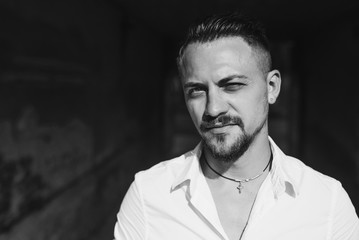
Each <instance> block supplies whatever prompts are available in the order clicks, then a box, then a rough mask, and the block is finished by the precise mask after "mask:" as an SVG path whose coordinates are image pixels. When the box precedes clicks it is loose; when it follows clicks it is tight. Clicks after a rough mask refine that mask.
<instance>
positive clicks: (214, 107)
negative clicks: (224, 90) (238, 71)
mask: <svg viewBox="0 0 359 240" xmlns="http://www.w3.org/2000/svg"><path fill="white" fill-rule="evenodd" d="M227 111H228V104H227V102H226V101H225V99H223V98H222V96H220V94H218V93H217V92H215V91H212V92H208V93H207V102H206V109H205V112H204V116H203V117H204V118H206V119H213V118H217V117H218V116H220V115H223V114H225V113H226V112H227Z"/></svg>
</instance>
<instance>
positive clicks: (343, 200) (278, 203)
mask: <svg viewBox="0 0 359 240" xmlns="http://www.w3.org/2000/svg"><path fill="white" fill-rule="evenodd" d="M178 66H179V71H180V74H181V78H182V84H183V90H184V95H185V101H186V105H187V108H188V111H189V113H190V115H191V117H192V120H193V122H194V124H195V126H196V128H197V130H198V132H199V134H200V135H201V137H202V142H201V143H200V144H199V145H198V146H197V147H196V148H195V149H194V150H193V151H191V152H188V153H186V154H184V155H182V156H180V157H178V158H175V159H172V160H169V161H165V162H162V163H159V164H157V165H156V166H154V167H152V168H151V169H149V170H146V171H142V172H140V173H138V174H136V177H135V181H134V182H133V183H132V185H131V187H130V189H129V190H128V192H127V194H126V196H125V198H124V200H123V203H122V205H121V209H120V212H119V214H118V222H117V223H116V226H115V238H116V239H118V240H120V239H121V240H124V239H153V240H160V239H163V240H174V239H181V240H184V239H186V240H187V239H191V240H196V239H206V240H211V239H213V240H214V239H230V240H234V239H236V240H238V239H247V240H260V239H266V240H270V239H271V240H280V239H282V240H303V239H313V240H320V239H323V240H324V239H341V240H344V239H345V240H349V239H350V240H359V221H358V217H357V215H356V213H355V209H354V207H353V205H352V203H351V201H350V199H349V197H348V195H347V193H346V192H345V190H344V189H343V188H342V186H341V184H340V183H339V182H338V181H336V180H334V179H332V178H330V177H327V176H324V175H322V174H320V173H318V172H316V171H315V170H313V169H311V168H309V167H307V166H306V165H304V164H303V163H302V162H301V161H299V160H297V159H295V158H292V157H289V156H286V155H285V154H284V153H283V152H282V151H281V150H280V149H279V148H278V146H276V144H275V143H274V142H273V140H272V139H271V138H270V137H269V136H268V120H267V119H268V118H267V117H268V108H269V105H270V104H273V103H275V101H276V99H277V97H278V95H279V92H280V84H281V76H280V73H279V71H277V70H273V69H272V68H271V56H270V52H269V47H268V42H267V38H266V36H265V35H264V33H263V30H262V28H261V27H260V25H259V24H258V23H256V22H253V21H250V20H247V19H246V18H243V17H242V16H240V15H238V14H230V15H222V16H213V17H210V18H208V19H206V20H204V21H203V22H201V23H199V24H197V25H196V26H194V27H193V28H191V29H190V31H189V34H188V38H187V41H186V42H185V43H184V45H183V46H182V48H181V50H180V53H179V57H178Z"/></svg>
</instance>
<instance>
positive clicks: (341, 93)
mask: <svg viewBox="0 0 359 240" xmlns="http://www.w3.org/2000/svg"><path fill="white" fill-rule="evenodd" d="M358 42H359V21H358V20H357V19H347V18H340V17H338V18H336V19H333V21H331V22H328V23H327V24H326V25H325V26H322V27H319V28H316V29H312V30H310V31H307V32H306V33H305V34H303V35H302V37H301V38H300V39H298V41H297V43H298V45H297V51H298V52H297V55H296V57H297V61H296V63H297V69H296V71H297V72H298V76H299V81H300V84H301V86H302V88H301V89H302V99H303V109H302V111H301V112H302V120H301V121H302V123H301V126H302V128H301V129H302V139H301V150H302V151H301V152H302V155H303V159H304V160H305V161H306V163H307V164H309V165H310V166H312V167H313V168H315V169H317V170H319V171H321V172H323V173H325V174H328V175H330V176H332V177H335V178H336V179H338V180H340V181H341V182H342V184H343V186H344V188H345V189H346V190H347V191H348V193H349V195H350V196H351V198H352V201H353V203H354V205H355V206H356V209H358V208H359V191H358V185H359V178H358V176H359V167H358V166H359V154H358V151H359V94H358V92H357V91H358V88H359V72H358V55H359V47H358Z"/></svg>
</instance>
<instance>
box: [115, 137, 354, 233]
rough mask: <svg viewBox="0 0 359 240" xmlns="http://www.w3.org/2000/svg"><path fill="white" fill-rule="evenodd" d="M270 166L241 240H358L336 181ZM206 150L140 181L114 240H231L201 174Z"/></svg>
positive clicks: (287, 160)
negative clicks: (202, 157) (201, 164)
mask: <svg viewBox="0 0 359 240" xmlns="http://www.w3.org/2000/svg"><path fill="white" fill-rule="evenodd" d="M269 140H270V143H271V147H272V152H273V163H272V169H271V171H270V174H268V176H267V177H266V179H265V180H264V182H263V184H262V186H261V187H260V189H259V192H258V195H257V198H256V201H255V204H254V206H253V210H252V213H251V216H250V218H249V222H248V225H247V228H246V230H245V232H244V234H243V237H242V240H339V239H340V240H359V220H358V216H357V215H356V213H355V209H354V207H353V204H352V203H351V201H350V199H349V197H348V195H347V193H346V192H345V190H344V189H343V187H342V186H341V184H340V182H338V181H337V180H335V179H333V178H330V177H328V176H325V175H323V174H321V173H319V172H317V171H315V170H313V169H311V168H310V167H308V166H306V165H304V164H303V163H302V162H301V161H299V160H298V159H295V158H292V157H289V156H286V155H285V154H284V153H283V152H282V151H281V150H280V149H279V148H278V147H277V146H276V144H275V143H274V142H273V140H272V139H270V138H269ZM201 149H202V148H201V144H199V145H198V146H197V147H196V148H195V149H194V150H193V151H190V152H188V153H186V154H184V155H182V156H180V157H178V158H175V159H172V160H169V161H165V162H161V163H159V164H157V165H155V166H154V167H152V168H150V169H149V170H146V171H142V172H139V173H137V174H136V176H135V181H134V182H133V183H132V185H131V186H130V188H129V190H128V192H127V194H126V196H125V198H124V200H123V202H122V205H121V208H120V211H119V213H118V215H117V218H118V221H117V223H116V225H115V231H114V234H115V239H117V240H197V239H198V240H199V239H201V240H203V239H205V240H218V239H225V240H228V237H227V235H226V233H225V232H224V230H223V227H222V226H221V223H220V220H219V217H218V213H217V210H216V206H215V203H214V200H213V198H212V195H211V192H210V189H209V187H208V184H207V182H206V179H205V177H204V175H203V172H202V170H201V167H200V163H199V158H200V156H201Z"/></svg>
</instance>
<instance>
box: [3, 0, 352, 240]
mask: <svg viewBox="0 0 359 240" xmlns="http://www.w3.org/2000/svg"><path fill="white" fill-rule="evenodd" d="M356 2H357V1H355V0H353V1H349V0H347V1H334V0H326V1H325V0H319V1H313V0H301V1H299V0H298V1H287V0H238V1H235V0H222V1H219V0H218V1H215V0H199V1H193V0H192V1H190V0H168V1H164V0H162V1H161V0H152V1H149V0H137V1H130V0H128V1H125V0H122V1H121V0H107V1H100V0H71V1H70V0H62V1H44V0H33V1H25V0H1V1H0V191H1V192H0V240H45V239H46V240H49V239H51V240H62V239H66V240H82V239H83V240H84V239H86V240H92V239H93V240H95V239H101V240H102V239H103V240H105V239H112V237H113V226H114V224H115V221H116V213H117V211H118V209H119V207H120V204H121V201H122V198H123V196H124V194H125V192H126V190H127V188H128V186H129V184H130V183H131V181H132V180H133V175H134V173H135V172H137V171H139V170H142V169H145V168H148V167H149V166H151V165H153V164H155V163H157V162H159V161H162V160H165V159H168V158H172V157H174V156H176V155H178V154H181V153H183V152H184V151H186V150H190V149H191V148H193V147H194V146H195V144H196V143H197V142H198V140H199V139H198V136H197V135H196V132H195V130H194V127H193V126H192V123H191V120H190V119H189V116H188V114H187V111H186V109H185V105H184V102H183V99H182V98H183V96H182V92H181V87H180V84H179V82H178V75H177V72H176V66H175V58H176V55H177V50H178V47H179V45H180V41H181V40H182V39H183V36H184V32H185V29H186V28H187V26H188V24H189V23H190V22H192V21H193V20H195V19H196V18H198V17H201V16H204V15H208V14H210V13H214V12H225V11H228V10H234V9H237V10H240V11H242V12H244V13H247V14H249V15H251V16H254V17H257V18H259V19H260V20H262V22H263V23H264V24H265V26H266V27H267V29H268V35H269V37H270V40H271V43H272V47H273V57H274V65H275V66H276V68H278V69H279V70H280V71H281V73H282V78H283V83H282V92H281V96H280V98H279V101H278V102H277V103H276V104H275V105H274V106H273V107H272V108H271V110H270V134H271V136H272V137H273V138H274V140H275V141H276V142H277V144H278V145H279V146H280V147H281V148H282V149H283V150H284V151H285V152H286V153H287V154H290V155H293V156H295V157H298V158H300V159H301V160H303V162H305V163H306V164H308V165H310V166H312V167H313V168H315V169H317V170H319V171H321V172H323V173H326V174H328V175H331V176H333V177H335V178H337V179H338V180H340V181H341V182H342V184H343V186H344V187H345V189H346V190H347V191H348V193H349V195H350V197H351V199H352V201H353V203H354V205H355V206H356V208H357V209H358V207H359V191H358V185H359V175H358V174H359V94H358V89H359V71H358V70H359V60H358V56H359V46H358V43H359V14H358V10H359V9H358V7H357V5H356Z"/></svg>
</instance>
